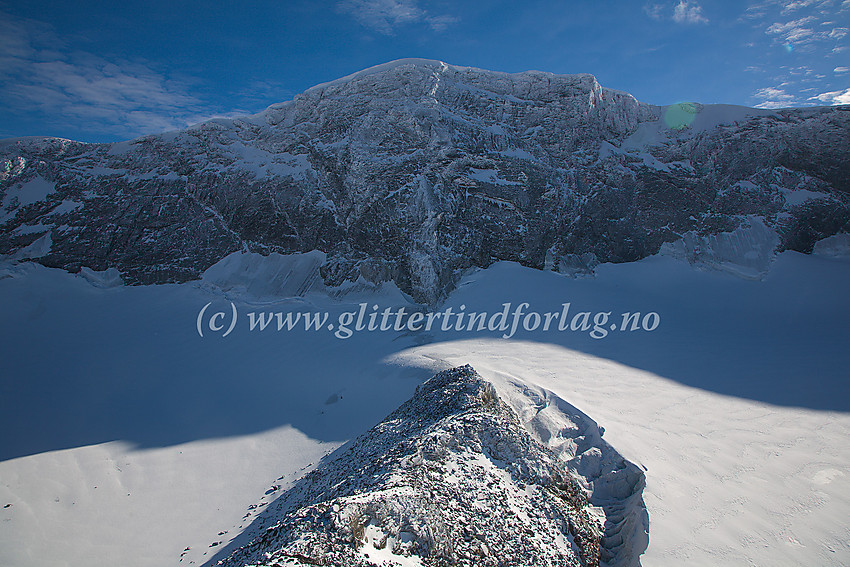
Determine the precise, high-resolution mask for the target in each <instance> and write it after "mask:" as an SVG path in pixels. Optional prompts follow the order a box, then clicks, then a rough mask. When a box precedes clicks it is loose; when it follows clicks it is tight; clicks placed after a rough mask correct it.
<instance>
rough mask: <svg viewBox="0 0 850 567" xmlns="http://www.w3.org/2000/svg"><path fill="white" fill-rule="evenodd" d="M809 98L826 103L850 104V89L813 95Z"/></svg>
mask: <svg viewBox="0 0 850 567" xmlns="http://www.w3.org/2000/svg"><path fill="white" fill-rule="evenodd" d="M809 100H817V101H819V102H824V103H826V104H850V89H844V90H843V91H832V92H828V93H821V94H819V95H817V96H813V97H811V98H810V99H809Z"/></svg>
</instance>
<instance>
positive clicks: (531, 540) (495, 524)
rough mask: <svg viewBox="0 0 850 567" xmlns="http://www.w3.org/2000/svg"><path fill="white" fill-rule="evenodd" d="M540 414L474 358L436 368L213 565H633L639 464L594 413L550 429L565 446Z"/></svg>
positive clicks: (638, 535) (640, 542)
mask: <svg viewBox="0 0 850 567" xmlns="http://www.w3.org/2000/svg"><path fill="white" fill-rule="evenodd" d="M515 399H517V398H515ZM538 410H539V407H538ZM549 417H551V416H549ZM532 421H533V423H534V424H535V425H534V426H532V427H531V428H528V427H527V426H524V424H523V423H522V422H521V421H520V419H519V418H518V416H517V413H516V412H515V411H514V410H513V409H511V407H509V406H508V405H507V404H506V403H505V402H503V401H502V400H501V399H500V397H499V395H498V394H497V393H496V390H495V388H494V387H493V385H492V384H490V383H489V382H487V381H485V380H483V379H482V378H481V377H480V376H479V375H478V374H477V373H475V371H474V370H473V369H472V368H471V367H469V366H464V367H459V368H454V369H452V370H447V371H444V372H441V373H439V374H437V375H436V376H434V377H433V378H431V379H430V380H429V381H428V382H426V383H424V384H423V385H421V386H420V387H419V388H418V389H417V391H416V394H415V395H414V396H413V398H411V399H410V400H409V401H407V402H406V403H404V404H403V405H402V406H401V407H400V408H399V409H398V410H396V411H395V412H393V413H392V414H391V415H389V416H388V417H387V418H386V419H385V420H384V421H382V422H381V423H380V424H378V425H376V426H375V427H374V428H372V429H371V430H370V431H368V432H367V433H365V434H364V435H362V436H361V437H359V438H357V439H356V440H355V441H353V442H352V443H351V444H350V445H349V446H348V447H347V448H343V449H340V450H339V451H338V452H337V454H336V455H335V456H334V458H333V459H332V460H330V461H328V462H325V463H324V464H322V465H320V466H319V467H318V468H317V469H315V470H314V471H313V472H311V473H309V474H308V475H307V476H305V477H304V478H303V479H302V480H301V481H299V482H298V483H297V484H296V485H295V486H294V487H293V488H292V489H290V490H289V491H288V492H286V493H284V494H283V495H282V496H281V497H280V498H278V499H277V500H276V501H275V502H274V503H273V504H271V505H270V506H269V509H268V510H267V511H266V512H265V513H264V514H263V515H262V516H260V517H259V518H257V519H256V520H255V521H254V523H253V524H252V525H251V526H250V527H249V528H248V530H247V531H246V532H244V533H243V534H242V535H241V536H239V538H237V540H234V542H233V543H231V544H230V545H229V546H228V547H227V548H226V549H225V550H224V551H222V552H220V553H219V555H218V556H217V558H216V559H213V560H211V561H210V564H213V563H215V562H216V560H217V559H218V558H222V557H223V559H220V561H219V562H218V563H216V564H217V565H223V566H230V567H235V566H240V567H241V566H243V565H334V566H337V567H370V566H382V565H402V566H414V565H416V566H448V565H456V566H468V567H484V566H501V565H535V566H539V567H554V566H564V567H566V566H597V565H600V562H602V564H605V565H609V566H614V565H619V566H632V565H638V564H639V562H638V559H639V555H640V554H641V553H643V551H644V550H645V549H646V541H647V540H646V529H647V526H646V523H645V521H637V522H636V521H634V518H633V517H632V516H634V515H635V514H637V515H638V516H640V517H642V518H645V509H644V507H643V501H642V498H641V491H642V488H643V486H644V483H643V474H642V473H641V472H640V470H639V469H638V468H637V467H636V466H634V465H632V464H631V463H627V462H625V461H623V459H622V458H621V457H619V455H617V454H616V453H615V452H614V451H613V449H611V448H610V446H608V445H607V443H604V442H602V441H601V439H600V438H599V436H598V427H597V426H596V425H595V424H593V423H592V422H591V423H583V421H582V420H581V419H576V420H575V421H570V420H567V421H565V422H563V423H561V425H570V426H573V427H574V430H571V428H570V427H561V428H559V430H558V431H557V432H550V435H548V436H547V439H548V438H554V437H555V436H560V439H561V441H563V443H562V444H561V445H560V447H561V449H563V451H561V453H562V455H557V454H556V452H555V451H553V450H551V449H549V448H548V447H547V446H545V445H544V444H543V443H542V442H541V439H540V436H539V435H538V436H535V435H534V433H533V432H535V431H536V432H538V433H540V432H542V431H543V425H542V424H543V423H544V422H543V421H541V420H534V419H532ZM588 421H589V420H588ZM579 425H583V426H586V427H584V428H580V427H579ZM587 427H591V428H592V429H593V430H594V431H592V432H589V431H587ZM564 431H567V432H569V431H572V433H573V436H572V437H569V439H567V438H565V437H564V435H563V434H564ZM593 439H596V443H593V442H592V440H593ZM569 447H571V448H572V451H570V450H569V449H568V448H569ZM578 448H580V450H581V453H580V454H579V452H578V451H577V450H576V449H578ZM570 452H572V454H571V455H567V454H566V453H570ZM641 513H642V515H641Z"/></svg>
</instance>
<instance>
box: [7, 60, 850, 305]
mask: <svg viewBox="0 0 850 567" xmlns="http://www.w3.org/2000/svg"><path fill="white" fill-rule="evenodd" d="M671 108H672V110H677V109H678V110H679V112H678V114H677V113H673V114H671ZM671 108H666V109H665V108H662V107H656V106H651V105H647V104H643V103H640V102H638V101H636V100H635V99H634V98H633V97H631V96H630V95H628V94H625V93H621V92H618V91H614V90H610V89H606V88H603V87H601V86H600V85H599V83H598V82H597V81H596V79H595V78H594V77H593V76H591V75H553V74H550V73H542V72H533V71H530V72H525V73H516V74H507V73H496V72H490V71H484V70H480V69H472V68H467V67H455V66H451V65H446V64H444V63H441V62H439V61H429V60H401V61H397V62H392V63H391V64H385V65H381V66H378V67H375V68H372V69H367V70H365V71H363V72H360V73H356V74H354V75H352V76H350V77H346V78H344V79H340V80H338V81H333V82H331V83H327V84H324V85H319V86H317V87H314V88H312V89H309V90H308V91H306V92H305V93H303V94H301V95H298V96H296V97H295V98H294V99H293V100H292V101H289V102H285V103H282V104H277V105H274V106H272V107H269V108H268V109H267V110H265V111H264V112H261V113H259V114H257V115H253V116H249V117H244V118H238V119H228V120H225V119H219V120H212V121H209V122H206V123H203V124H199V125H197V126H194V127H192V128H189V129H187V130H184V131H179V132H170V133H166V134H162V135H157V136H146V137H143V138H139V139H136V140H133V141H129V142H121V143H117V144H84V143H79V142H71V141H67V140H59V139H50V138H23V139H15V140H7V141H4V142H2V143H0V197H2V203H0V254H6V255H9V256H11V257H14V258H17V259H27V258H29V259H35V260H37V261H39V262H41V263H42V264H45V265H47V266H55V267H62V268H65V269H68V270H71V271H74V272H76V271H78V270H79V269H80V268H81V267H82V266H87V267H89V268H91V269H94V270H99V271H102V270H105V269H107V268H116V269H118V270H119V271H120V272H121V275H122V278H123V279H124V281H126V282H127V283H130V284H134V283H158V282H171V281H185V280H189V279H196V278H198V277H200V275H201V273H202V272H203V271H204V270H205V269H207V268H208V267H210V266H211V265H213V264H215V263H216V262H217V261H219V260H220V259H222V258H223V257H225V256H227V255H228V254H230V253H232V252H235V251H239V250H250V251H254V252H261V253H263V254H268V253H272V252H276V253H280V254H291V253H305V252H310V251H313V250H316V251H319V252H321V253H324V254H325V255H326V262H325V264H324V265H323V266H322V268H321V276H322V278H323V280H324V282H325V284H327V285H329V286H334V287H335V286H339V285H341V284H343V283H344V282H347V281H348V282H353V281H357V280H359V278H360V277H363V278H364V279H365V280H367V281H370V282H373V283H378V282H381V281H390V280H392V281H394V282H395V283H396V284H397V285H398V287H399V288H400V289H402V290H403V291H405V292H407V293H409V294H411V295H412V296H413V297H414V298H415V299H417V300H418V301H421V302H428V303H434V302H436V301H438V300H440V299H441V298H443V297H445V295H446V293H447V292H448V291H450V290H451V289H452V288H453V286H454V285H455V284H456V282H457V280H458V278H459V277H460V275H461V274H462V273H464V271H466V270H467V269H468V268H470V267H472V266H481V267H486V266H488V265H490V264H491V263H492V262H494V261H497V260H511V261H517V262H520V263H522V264H523V265H526V266H531V267H535V268H546V269H554V270H564V271H565V272H568V273H588V272H592V270H593V266H595V265H596V264H597V263H601V262H628V261H632V260H637V259H640V258H643V257H646V256H648V255H652V254H655V253H657V252H658V251H659V250H660V249H661V246H662V245H663V244H664V243H674V242H677V241H680V240H682V244H681V245H676V246H677V247H678V248H679V249H682V250H685V252H683V253H682V255H683V256H685V257H689V258H691V259H694V258H697V257H699V260H698V261H699V263H701V264H703V265H708V266H725V267H729V266H731V269H732V271H735V270H736V268H735V266H736V265H737V264H736V262H738V261H739V260H740V259H741V258H743V257H745V256H746V253H747V251H742V250H740V249H739V248H737V247H736V246H732V245H729V246H727V245H726V244H722V243H723V242H726V241H728V240H729V239H730V238H731V239H733V240H737V239H738V237H737V236H735V234H736V230H738V229H739V228H741V227H744V228H745V229H746V228H747V227H750V226H752V225H753V222H757V223H761V224H763V226H764V227H765V231H766V232H769V233H771V234H772V235H775V243H776V250H773V249H770V250H767V252H766V253H767V255H768V259H767V260H764V259H763V258H762V256H764V251H762V250H758V251H757V255H758V256H759V258H760V259H759V261H758V262H753V261H752V260H751V259H749V258H748V259H747V260H746V261H745V262H744V264H743V266H741V270H739V271H741V272H744V273H747V274H751V273H752V272H753V270H755V273H756V276H758V275H759V274H760V273H761V272H763V271H764V270H765V269H767V266H768V265H769V264H770V262H769V257H772V255H773V254H774V253H775V252H776V251H779V250H783V249H792V250H797V251H801V252H810V251H811V250H812V248H813V246H814V244H815V243H816V242H817V241H818V240H821V239H823V238H825V237H829V236H831V235H834V234H836V233H842V234H843V233H846V232H848V221H850V152H847V150H846V148H847V147H850V109H848V108H847V107H831V108H809V109H793V110H777V111H765V110H756V109H748V108H743V107H733V106H728V105H714V106H712V105H708V106H703V105H700V104H688V105H682V106H681V107H671ZM671 115H675V116H680V115H681V116H685V117H688V120H686V121H681V120H680V121H679V122H676V121H675V120H671V119H670V116H671ZM680 118H681V117H680ZM677 120H678V118H677ZM753 219H756V220H755V221H754V220H753ZM724 234H728V235H729V236H721V235H724ZM714 236H717V240H712V238H713V237H714ZM762 236H763V235H761V236H759V238H758V239H757V241H758V243H760V244H761V243H765V242H769V241H772V239H771V238H765V237H762ZM700 239H708V240H706V242H711V243H712V244H711V246H710V247H711V254H713V256H712V257H711V258H707V257H706V254H702V253H697V252H695V251H694V250H692V249H693V246H694V243H696V242H698V241H700ZM36 242H37V244H36V245H35V246H33V244H34V243H36ZM726 252H729V255H728V256H727V255H726Z"/></svg>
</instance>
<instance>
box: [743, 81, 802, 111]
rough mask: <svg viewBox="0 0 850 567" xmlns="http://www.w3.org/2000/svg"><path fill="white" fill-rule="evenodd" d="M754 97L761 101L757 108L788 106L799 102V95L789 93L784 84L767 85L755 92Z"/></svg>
mask: <svg viewBox="0 0 850 567" xmlns="http://www.w3.org/2000/svg"><path fill="white" fill-rule="evenodd" d="M753 97H754V98H756V99H758V100H760V101H761V102H760V103H759V104H757V105H756V108H787V107H789V106H794V105H795V103H797V102H798V101H797V97H795V96H794V95H792V94H789V93H788V92H786V91H785V89H784V88H782V86H777V87H765V88H763V89H759V90H757V91H756V92H755V93H753Z"/></svg>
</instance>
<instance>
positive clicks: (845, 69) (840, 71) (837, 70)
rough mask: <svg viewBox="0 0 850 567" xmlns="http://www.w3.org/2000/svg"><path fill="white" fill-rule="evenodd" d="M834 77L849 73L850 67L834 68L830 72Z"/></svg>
mask: <svg viewBox="0 0 850 567" xmlns="http://www.w3.org/2000/svg"><path fill="white" fill-rule="evenodd" d="M832 72H833V73H835V74H836V75H841V74H843V73H850V67H836V68H835V69H833V70H832Z"/></svg>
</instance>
